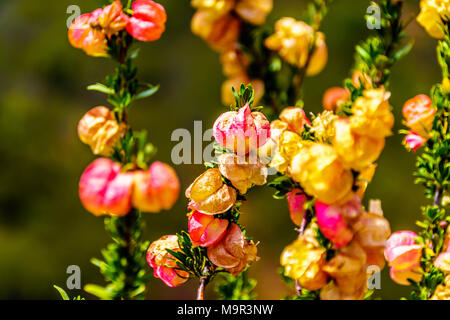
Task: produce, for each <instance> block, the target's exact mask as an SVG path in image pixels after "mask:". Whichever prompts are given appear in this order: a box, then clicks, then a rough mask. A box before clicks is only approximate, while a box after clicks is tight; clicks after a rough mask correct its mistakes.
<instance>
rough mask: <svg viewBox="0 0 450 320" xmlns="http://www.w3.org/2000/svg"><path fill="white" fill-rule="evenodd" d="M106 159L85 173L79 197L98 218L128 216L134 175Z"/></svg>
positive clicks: (93, 165) (97, 161)
mask: <svg viewBox="0 0 450 320" xmlns="http://www.w3.org/2000/svg"><path fill="white" fill-rule="evenodd" d="M120 170H121V168H120V165H119V164H118V163H115V162H113V161H111V160H109V159H106V158H100V159H97V160H95V161H94V162H92V163H91V164H90V165H89V166H88V167H87V168H86V170H85V171H84V172H83V175H82V176H81V179H80V183H79V195H80V199H81V203H82V204H83V206H84V207H85V208H86V210H88V211H89V212H91V213H92V214H94V215H96V216H100V215H114V216H123V215H126V214H127V213H128V212H129V211H130V209H131V191H132V187H133V174H132V173H123V172H121V171H120Z"/></svg>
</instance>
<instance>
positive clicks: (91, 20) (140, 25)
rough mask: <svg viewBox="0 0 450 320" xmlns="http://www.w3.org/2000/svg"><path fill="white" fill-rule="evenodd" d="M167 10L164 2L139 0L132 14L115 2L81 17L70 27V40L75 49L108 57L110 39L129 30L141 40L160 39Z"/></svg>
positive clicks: (133, 6)
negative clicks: (129, 14) (162, 4)
mask: <svg viewBox="0 0 450 320" xmlns="http://www.w3.org/2000/svg"><path fill="white" fill-rule="evenodd" d="M166 20H167V15H166V11H165V10H164V7H163V6H161V5H160V4H158V3H156V2H153V1H150V0H136V1H134V2H133V4H132V12H131V16H128V15H127V13H126V12H124V11H123V8H122V3H121V2H120V1H118V0H117V1H114V2H113V3H112V4H111V5H108V6H106V7H104V8H99V9H96V10H94V11H93V12H91V13H86V14H83V15H81V16H79V17H78V18H77V19H75V21H74V22H73V23H72V25H71V26H70V28H69V41H70V43H71V45H72V46H73V47H75V48H79V49H82V50H84V51H85V52H86V54H88V55H90V56H94V57H97V56H105V55H107V53H108V40H110V39H111V37H113V36H114V35H116V34H118V33H119V32H120V31H122V30H125V29H126V31H127V32H128V33H129V34H130V35H131V36H132V37H133V38H135V39H137V40H139V41H155V40H158V39H159V38H160V37H161V35H162V33H163V32H164V30H165V23H166Z"/></svg>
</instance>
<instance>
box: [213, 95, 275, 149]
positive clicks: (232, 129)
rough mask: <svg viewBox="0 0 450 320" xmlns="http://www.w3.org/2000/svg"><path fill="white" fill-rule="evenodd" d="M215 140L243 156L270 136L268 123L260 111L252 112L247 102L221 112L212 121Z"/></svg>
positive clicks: (262, 143)
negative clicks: (237, 107)
mask: <svg viewBox="0 0 450 320" xmlns="http://www.w3.org/2000/svg"><path fill="white" fill-rule="evenodd" d="M213 130H214V138H215V139H216V141H217V142H218V143H219V144H220V145H222V146H224V147H226V148H228V149H231V150H232V151H234V152H235V153H237V154H238V155H239V156H244V155H246V154H247V153H249V152H250V150H255V149H256V148H258V147H260V146H263V145H264V144H265V143H266V142H267V140H268V139H269V138H270V123H269V121H267V118H266V117H265V116H264V115H263V114H262V113H261V112H252V111H251V110H250V106H249V104H248V103H247V104H246V105H245V106H244V107H242V108H241V109H239V110H238V111H228V112H225V113H223V114H222V115H221V116H220V117H219V118H218V119H217V120H216V122H215V123H214V128H213Z"/></svg>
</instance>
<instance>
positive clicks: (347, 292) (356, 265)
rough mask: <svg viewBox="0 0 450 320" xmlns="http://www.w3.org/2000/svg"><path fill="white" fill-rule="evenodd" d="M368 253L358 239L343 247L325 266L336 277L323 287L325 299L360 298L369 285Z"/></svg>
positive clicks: (322, 295)
mask: <svg viewBox="0 0 450 320" xmlns="http://www.w3.org/2000/svg"><path fill="white" fill-rule="evenodd" d="M366 261H367V255H366V253H365V252H364V250H363V248H362V247H361V246H360V245H359V243H358V242H357V241H352V242H351V243H350V244H349V245H347V246H345V247H343V248H342V249H341V250H339V252H338V253H337V254H336V255H335V256H334V257H333V258H332V259H331V260H330V261H329V262H328V263H327V264H326V265H325V266H324V268H323V270H324V271H325V272H327V273H328V274H329V275H330V276H331V277H333V278H334V282H330V283H329V284H328V285H327V286H325V287H324V288H322V290H321V292H320V298H321V299H323V300H360V299H362V298H363V297H364V293H365V292H366V287H367V275H366V270H365V269H366V268H365V267H366Z"/></svg>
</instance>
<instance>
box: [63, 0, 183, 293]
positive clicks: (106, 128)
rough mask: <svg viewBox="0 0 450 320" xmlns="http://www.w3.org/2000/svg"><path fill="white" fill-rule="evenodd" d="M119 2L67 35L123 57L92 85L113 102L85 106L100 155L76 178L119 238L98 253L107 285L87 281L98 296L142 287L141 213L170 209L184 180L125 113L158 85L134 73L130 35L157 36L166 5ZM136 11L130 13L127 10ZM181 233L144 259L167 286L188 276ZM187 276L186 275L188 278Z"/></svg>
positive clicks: (83, 132) (85, 198)
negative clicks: (176, 255)
mask: <svg viewBox="0 0 450 320" xmlns="http://www.w3.org/2000/svg"><path fill="white" fill-rule="evenodd" d="M129 5H131V7H126V8H123V7H122V3H121V2H120V1H114V2H113V3H112V4H110V5H108V6H105V7H104V8H99V9H96V10H94V11H93V12H91V13H88V14H84V15H81V16H80V17H78V18H77V19H76V20H75V21H74V22H73V24H72V25H71V26H70V28H69V34H68V37H69V41H70V43H71V44H72V45H73V46H74V47H75V48H79V49H82V50H84V51H85V52H86V54H88V55H90V56H94V57H100V56H102V57H109V58H112V59H113V60H115V61H117V62H118V67H117V69H116V73H115V74H114V75H113V76H110V77H108V78H107V79H106V84H101V83H97V84H94V85H91V86H89V87H88V89H90V90H96V91H99V92H102V93H105V94H107V95H108V102H109V103H110V104H111V105H112V108H108V107H105V106H99V107H95V108H93V109H91V110H90V111H88V112H87V113H86V114H85V115H84V116H83V117H82V119H81V120H80V122H79V124H78V135H79V137H80V140H81V141H82V142H83V143H85V144H87V145H89V146H90V148H91V150H92V152H93V153H94V154H95V155H101V156H103V157H104V158H99V159H96V160H95V161H93V162H92V163H91V164H90V165H89V166H88V167H87V168H86V170H85V171H84V173H83V174H82V176H81V179H80V183H79V195H80V199H81V202H82V204H83V206H84V207H85V208H86V210H87V211H89V212H91V213H92V214H93V215H95V216H100V215H104V216H106V217H107V218H105V224H106V229H107V230H108V231H109V233H110V234H111V237H112V238H113V241H114V243H112V244H110V245H108V247H107V248H106V249H104V250H103V251H102V255H103V257H104V261H101V260H98V259H93V260H92V262H93V263H94V264H95V265H96V266H98V267H99V269H100V272H101V273H102V274H103V275H104V276H105V279H106V280H107V282H108V284H107V286H106V287H100V286H97V285H86V287H85V290H86V291H87V292H89V293H91V294H93V295H95V296H97V297H99V298H101V299H136V298H141V297H142V295H143V293H144V292H145V284H146V282H147V281H148V277H147V275H146V272H145V252H146V250H147V247H148V245H149V244H148V243H147V242H142V240H141V234H142V229H143V223H142V221H141V212H160V211H161V210H168V209H170V208H171V207H172V206H173V205H174V203H175V201H176V200H177V198H178V194H179V189H180V184H179V181H178V177H177V175H176V173H175V171H174V170H173V169H172V168H171V167H170V166H168V165H167V164H163V163H161V162H158V161H157V162H153V163H151V162H150V159H151V157H152V156H153V154H154V150H155V149H154V147H153V146H152V145H151V144H150V143H147V135H146V133H145V132H135V131H132V129H131V126H130V124H129V123H128V121H127V119H128V117H127V116H128V112H129V110H130V107H131V103H132V102H133V101H134V100H138V99H142V98H146V97H149V96H151V95H152V94H154V93H155V92H156V91H157V89H158V87H155V86H152V85H149V84H145V83H141V82H139V81H138V79H137V77H136V73H137V69H136V67H134V65H133V60H134V59H135V58H136V56H137V51H135V52H130V51H129V49H130V47H131V45H132V43H133V38H134V39H136V40H139V41H154V40H157V39H159V37H160V36H161V34H162V33H163V31H164V23H165V21H166V13H165V10H164V8H163V7H162V6H161V5H160V4H157V3H155V2H153V1H150V0H136V1H134V2H132V1H129ZM130 15H131V16H130ZM177 245H178V243H177V240H176V236H168V237H166V238H162V239H160V240H159V242H157V243H156V244H154V245H152V246H151V247H150V248H149V249H148V254H147V260H148V262H149V263H150V264H151V265H152V267H154V268H155V273H154V274H155V276H156V277H158V278H161V279H162V280H163V281H164V282H165V283H166V284H167V285H170V286H176V285H179V284H181V283H183V282H185V281H186V280H187V277H186V276H185V274H184V273H183V272H181V271H180V272H179V273H177V272H175V271H174V269H173V267H174V263H173V261H172V260H171V259H170V255H169V254H168V253H167V251H166V249H171V250H177V249H178V247H177ZM183 276H184V277H183Z"/></svg>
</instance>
